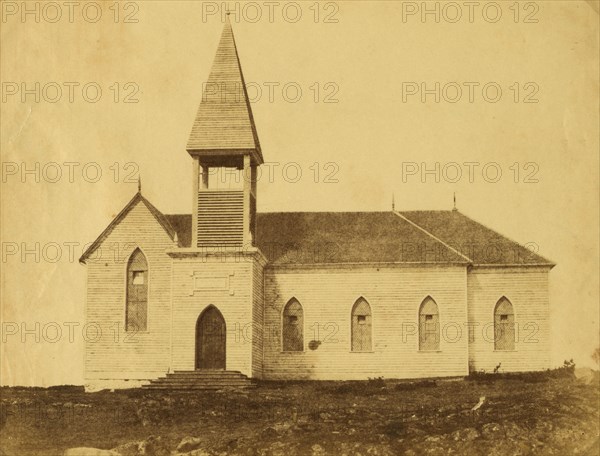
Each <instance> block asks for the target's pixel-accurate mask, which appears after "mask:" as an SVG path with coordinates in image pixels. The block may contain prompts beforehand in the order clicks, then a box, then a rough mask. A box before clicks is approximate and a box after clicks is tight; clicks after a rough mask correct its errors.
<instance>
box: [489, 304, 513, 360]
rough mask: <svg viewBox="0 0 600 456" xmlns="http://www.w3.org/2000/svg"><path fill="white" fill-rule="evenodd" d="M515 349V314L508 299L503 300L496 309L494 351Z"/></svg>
mask: <svg viewBox="0 0 600 456" xmlns="http://www.w3.org/2000/svg"><path fill="white" fill-rule="evenodd" d="M514 349H515V314H514V312H513V306H512V304H511V303H510V301H509V300H508V299H506V298H504V297H503V298H501V299H500V301H498V303H497V304H496V308H495V309H494V350H514Z"/></svg>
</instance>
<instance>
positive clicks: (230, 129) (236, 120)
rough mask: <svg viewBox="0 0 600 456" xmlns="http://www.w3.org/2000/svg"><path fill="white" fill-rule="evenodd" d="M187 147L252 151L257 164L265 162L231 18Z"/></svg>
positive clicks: (194, 152) (209, 151)
mask: <svg viewBox="0 0 600 456" xmlns="http://www.w3.org/2000/svg"><path fill="white" fill-rule="evenodd" d="M187 150H188V152H189V153H190V154H191V155H215V154H219V155H229V154H233V155H237V154H244V153H249V154H250V155H251V157H252V159H253V161H254V162H255V163H257V164H261V163H263V158H262V152H261V149H260V143H259V141H258V135H257V133H256V126H255V125H254V118H253V116H252V109H251V107H250V101H249V100H248V93H247V91H246V85H245V81H244V75H243V74H242V67H241V65H240V61H239V57H238V53H237V48H236V45H235V39H234V37H233V30H232V29H231V24H230V22H229V18H227V20H226V22H225V26H224V27H223V33H222V34H221V41H220V42H219V47H218V49H217V54H216V56H215V60H214V62H213V66H212V70H211V72H210V76H209V77H208V82H207V83H206V84H205V86H204V92H203V94H202V101H201V103H200V108H199V109H198V113H197V114H196V119H195V120H194V125H193V127H192V132H191V134H190V138H189V141H188V144H187Z"/></svg>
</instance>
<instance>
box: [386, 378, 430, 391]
mask: <svg viewBox="0 0 600 456" xmlns="http://www.w3.org/2000/svg"><path fill="white" fill-rule="evenodd" d="M435 386H437V382H436V381H435V380H420V381H417V382H401V383H398V384H396V386H394V389H395V390H396V391H413V390H416V389H420V388H432V387H435Z"/></svg>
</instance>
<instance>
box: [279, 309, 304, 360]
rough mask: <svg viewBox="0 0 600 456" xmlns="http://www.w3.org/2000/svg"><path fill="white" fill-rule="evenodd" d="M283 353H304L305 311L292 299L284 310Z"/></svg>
mask: <svg viewBox="0 0 600 456" xmlns="http://www.w3.org/2000/svg"><path fill="white" fill-rule="evenodd" d="M282 326H283V327H282V336H283V351H304V311H303V310H302V306H301V305H300V303H299V302H298V301H297V300H296V299H295V298H292V299H291V300H290V301H289V302H288V303H287V304H286V306H285V308H284V309H283V321H282Z"/></svg>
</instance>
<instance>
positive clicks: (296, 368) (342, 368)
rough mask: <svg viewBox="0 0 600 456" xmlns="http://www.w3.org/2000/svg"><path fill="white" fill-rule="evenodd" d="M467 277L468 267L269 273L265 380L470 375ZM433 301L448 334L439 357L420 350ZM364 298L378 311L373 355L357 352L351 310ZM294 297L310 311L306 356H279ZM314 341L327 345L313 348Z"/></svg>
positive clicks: (374, 312) (306, 316) (307, 313)
mask: <svg viewBox="0 0 600 456" xmlns="http://www.w3.org/2000/svg"><path fill="white" fill-rule="evenodd" d="M466 274H467V272H466V268H465V267H459V266H456V267H455V266H447V267H435V266H425V265H424V266H416V267H412V266H410V267H381V268H366V267H360V268H343V269H342V268H339V269H312V270H307V269H294V270H290V269H277V268H267V269H265V323H264V328H263V332H264V336H263V339H264V340H263V344H264V360H263V378H266V379H299V378H301V379H366V378H368V377H379V376H384V377H387V378H418V377H441V376H458V375H466V374H467V372H468V350H467V337H466V322H467V289H466ZM427 296H431V297H432V298H433V299H434V300H435V301H436V302H437V304H438V306H439V314H440V323H441V327H442V328H445V329H446V330H447V331H449V333H448V335H449V337H446V338H444V337H442V338H441V341H440V350H439V351H436V352H420V351H419V340H418V333H417V332H416V328H418V311H419V306H420V304H421V302H422V301H423V299H425V298H426V297H427ZM360 297H364V298H365V299H366V300H367V301H368V302H369V304H370V306H371V312H372V331H373V333H372V342H373V351H372V352H366V353H354V352H351V341H350V328H351V318H350V317H351V310H352V306H353V305H354V303H355V302H356V300H357V299H358V298H360ZM291 298H296V299H297V300H298V301H299V302H300V304H301V305H302V307H303V310H304V325H305V326H304V347H305V350H304V352H293V353H284V352H282V351H281V312H282V309H283V307H284V306H285V304H286V303H287V302H288V301H289V300H290V299H291ZM457 328H458V329H457ZM459 331H460V332H461V334H458V332H459ZM409 333H410V334H409ZM454 339H456V340H454ZM311 340H320V341H321V344H320V345H319V346H318V348H316V349H315V350H311V349H310V348H309V343H310V341H311Z"/></svg>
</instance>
